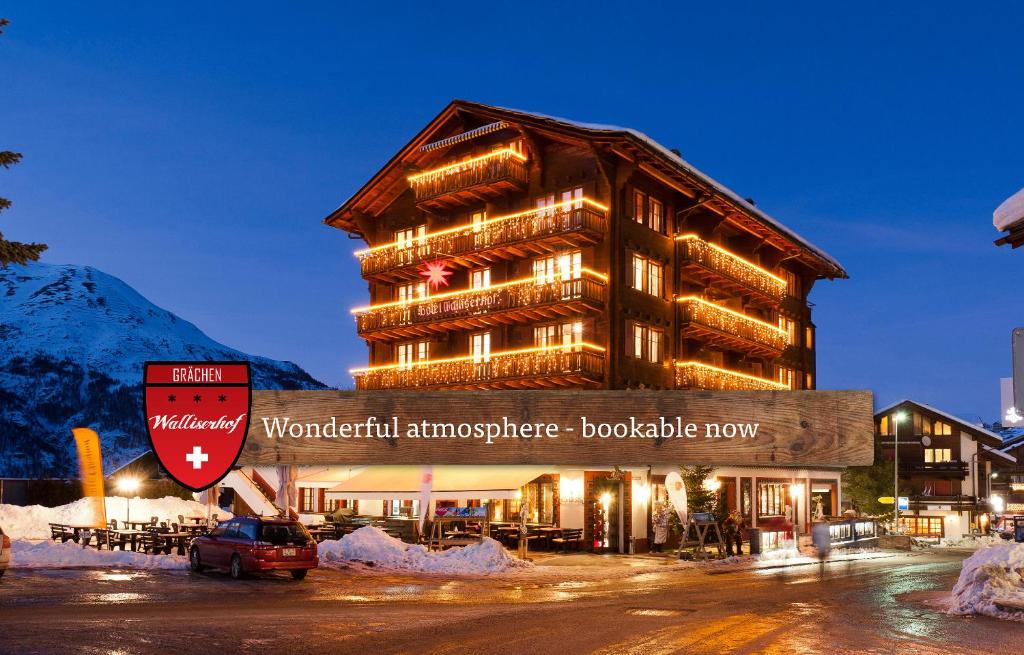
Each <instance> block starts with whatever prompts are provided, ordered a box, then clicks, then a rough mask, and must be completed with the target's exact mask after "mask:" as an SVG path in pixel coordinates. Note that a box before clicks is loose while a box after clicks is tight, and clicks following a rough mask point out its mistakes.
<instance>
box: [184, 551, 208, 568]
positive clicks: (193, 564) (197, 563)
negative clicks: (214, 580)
mask: <svg viewBox="0 0 1024 655" xmlns="http://www.w3.org/2000/svg"><path fill="white" fill-rule="evenodd" d="M188 564H189V567H190V568H191V569H192V570H193V571H195V572H196V573H202V572H203V571H204V570H205V569H206V567H205V566H203V562H202V560H201V559H200V557H199V549H198V548H193V549H192V550H191V551H189V554H188Z"/></svg>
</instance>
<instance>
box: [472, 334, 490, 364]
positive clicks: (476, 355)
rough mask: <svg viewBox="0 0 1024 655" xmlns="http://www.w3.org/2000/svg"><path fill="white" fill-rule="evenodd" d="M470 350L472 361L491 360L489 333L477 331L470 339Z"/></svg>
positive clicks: (475, 362)
mask: <svg viewBox="0 0 1024 655" xmlns="http://www.w3.org/2000/svg"><path fill="white" fill-rule="evenodd" d="M470 350H471V354H472V355H473V363H474V364H479V363H481V362H489V361H491V333H490V332H477V333H476V334H474V335H473V336H472V338H471V340H470Z"/></svg>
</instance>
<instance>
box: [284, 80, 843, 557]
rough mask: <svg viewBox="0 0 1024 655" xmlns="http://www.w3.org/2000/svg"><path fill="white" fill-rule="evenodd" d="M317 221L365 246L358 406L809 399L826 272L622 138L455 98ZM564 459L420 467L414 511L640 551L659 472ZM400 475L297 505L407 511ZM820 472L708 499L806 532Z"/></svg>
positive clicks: (348, 476) (602, 129) (678, 161)
mask: <svg viewBox="0 0 1024 655" xmlns="http://www.w3.org/2000/svg"><path fill="white" fill-rule="evenodd" d="M325 222H326V223H327V224H328V225H331V226H333V227H336V228H339V229H342V230H344V231H346V232H348V233H349V234H350V235H353V236H355V237H358V238H361V239H363V240H364V241H365V242H366V246H367V247H366V248H365V249H363V250H361V251H359V252H358V253H356V254H357V255H358V257H359V265H360V270H361V273H362V277H363V278H364V279H365V280H366V282H367V285H368V287H369V293H370V298H369V304H368V305H367V306H366V307H362V308H359V309H356V310H353V313H354V314H355V317H356V329H357V331H358V333H359V335H360V336H361V337H362V338H363V339H365V340H366V342H367V344H368V347H369V362H368V364H369V365H368V366H367V367H366V368H361V369H358V370H354V371H353V374H354V377H355V383H356V388H357V389H358V390H389V389H544V388H585V389H639V388H646V389H714V390H735V389H753V390H790V389H814V388H815V386H816V383H817V380H816V375H815V374H816V371H815V345H816V341H817V339H816V335H815V327H814V323H813V321H812V316H811V304H810V303H809V302H808V295H809V293H810V291H811V289H812V287H813V285H814V283H815V282H816V281H817V280H820V279H836V278H845V277H846V272H845V271H844V270H843V268H842V266H840V265H839V264H838V263H837V262H836V261H835V260H834V259H832V258H831V257H829V256H828V255H827V254H825V253H824V252H822V251H821V250H820V249H818V248H816V247H815V246H813V245H812V244H810V243H809V242H808V241H806V240H805V239H803V238H802V237H800V236H799V235H797V234H796V233H795V232H793V231H792V230H790V229H788V228H786V227H785V226H783V225H782V224H780V223H779V222H777V221H776V220H774V219H772V218H771V217H769V216H767V215H766V214H765V213H763V212H762V211H761V210H760V209H758V208H757V207H756V206H755V205H754V203H753V202H752V201H750V200H743V199H742V198H741V197H739V196H737V195H736V194H735V193H733V192H732V191H730V190H729V189H727V188H725V187H724V186H722V185H721V184H719V183H718V182H716V181H714V180H713V179H711V178H710V177H708V176H706V175H704V174H703V173H701V172H699V171H698V170H696V169H695V168H693V167H692V166H691V165H690V164H688V163H687V162H685V161H684V160H683V159H682V158H681V157H680V156H679V155H678V154H677V153H675V152H674V151H670V150H668V149H666V148H664V147H662V146H660V145H658V144H657V143H655V142H654V141H652V140H651V139H649V138H648V137H646V136H645V135H643V134H641V133H639V132H636V131H634V130H631V129H626V128H620V127H613V126H599V125H592V124H584V123H576V122H572V121H568V120H563V119H556V118H551V117H547V116H542V115H539V114H531V113H525V112H521V111H514V110H508V109H501V108H497V107H490V106H486V105H481V104H477V103H471V102H465V101H460V100H456V101H453V102H452V103H451V104H449V105H448V106H447V107H446V108H445V109H444V110H443V111H442V112H441V113H440V114H439V115H438V116H437V117H436V118H435V119H433V120H432V121H431V122H430V123H429V124H428V125H427V126H426V127H425V128H424V129H423V130H422V131H421V132H420V133H419V134H418V135H416V137H415V138H413V140H412V141H410V142H409V143H408V144H407V145H406V146H404V147H403V148H402V149H401V150H400V151H399V152H398V153H397V154H396V155H395V156H394V157H392V159H391V160H390V161H389V162H388V163H387V164H386V165H385V166H384V168H382V169H381V170H380V171H378V172H377V173H375V174H374V175H373V177H372V178H371V179H370V181H369V182H367V183H366V184H365V185H364V186H363V187H362V188H361V189H360V190H359V191H358V192H357V193H356V194H355V195H354V196H353V197H352V198H350V199H349V200H347V201H346V202H345V203H344V204H342V205H341V206H340V207H339V208H338V209H337V210H335V211H334V212H332V213H331V214H330V216H328V217H327V218H326V219H325ZM432 282H433V284H432ZM566 464H567V465H566V466H550V467H542V469H537V467H515V466H508V467H463V469H458V468H457V467H447V468H445V470H444V471H443V472H439V471H438V470H437V467H435V472H434V481H435V493H434V495H433V498H434V501H433V502H435V503H437V504H442V503H455V502H457V503H461V504H475V503H481V502H487V501H489V502H488V506H489V508H490V512H491V519H492V520H495V521H499V520H516V519H518V515H519V501H520V500H524V501H525V503H526V506H527V507H526V511H527V513H528V518H529V519H530V520H532V521H539V522H553V523H556V524H559V525H561V526H562V527H564V528H582V529H583V530H584V535H585V538H586V543H587V544H588V545H589V546H592V547H594V548H596V549H603V548H607V549H610V550H613V551H618V552H627V551H628V550H630V549H635V550H637V551H641V552H642V551H644V550H646V548H647V535H648V534H649V533H650V531H651V512H652V508H653V507H654V504H655V502H657V501H659V500H663V499H664V498H665V490H664V480H665V475H666V474H667V473H668V472H669V471H670V470H672V469H674V468H677V467H673V466H655V467H624V468H622V469H620V468H619V467H612V466H608V467H596V468H593V467H588V468H587V469H586V470H584V469H583V468H581V467H578V466H576V467H574V466H571V464H572V463H571V462H566ZM448 469H452V470H448ZM466 471H468V473H466ZM266 475H270V473H266ZM419 475H420V474H419V473H418V471H417V470H411V469H408V468H404V469H403V468H401V467H367V468H365V469H360V470H357V471H353V470H351V469H347V468H343V467H327V468H326V469H323V468H321V469H317V468H314V467H304V468H303V470H301V471H300V473H299V479H298V488H299V495H300V497H301V499H302V502H301V505H302V507H301V510H302V511H330V510H332V509H336V508H338V507H347V508H351V509H353V510H354V511H358V512H359V513H360V514H372V515H378V516H380V515H383V516H393V517H400V516H410V515H415V514H416V512H417V508H416V503H417V500H416V499H417V498H418V492H417V489H418V488H419V482H418V480H419ZM840 475H841V470H839V469H838V468H836V469H831V470H814V471H809V470H804V469H801V470H796V469H786V468H783V467H763V468H754V467H749V468H743V467H731V468H721V469H719V470H717V471H716V472H715V478H716V480H714V481H709V484H710V483H713V484H716V485H719V488H720V490H721V495H722V498H723V500H724V501H725V502H726V503H727V505H728V506H729V508H730V509H738V510H740V511H741V512H742V513H743V514H744V515H745V516H746V517H747V518H748V520H749V522H750V524H751V525H761V526H762V527H763V526H765V525H767V524H768V523H769V522H771V520H772V519H777V518H779V517H785V515H786V512H787V507H790V506H795V508H794V509H795V512H794V513H795V514H796V518H797V520H798V521H799V523H800V525H801V526H802V527H803V529H804V531H806V526H807V523H808V521H809V519H810V517H811V513H812V512H813V511H814V509H815V507H813V506H812V499H819V500H820V501H821V504H822V512H823V513H824V514H826V515H830V516H834V515H837V514H838V513H839V508H840V506H841V499H840V485H839V479H840ZM437 485H441V487H442V488H439V487H438V486H437ZM778 537H779V533H777V532H773V533H766V535H765V541H766V545H769V546H770V545H773V544H775V543H777V541H778Z"/></svg>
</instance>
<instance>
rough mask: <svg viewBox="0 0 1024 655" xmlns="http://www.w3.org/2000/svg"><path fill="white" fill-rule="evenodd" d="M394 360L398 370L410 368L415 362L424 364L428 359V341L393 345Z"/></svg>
mask: <svg viewBox="0 0 1024 655" xmlns="http://www.w3.org/2000/svg"><path fill="white" fill-rule="evenodd" d="M395 359H396V361H397V363H398V368H400V369H407V368H412V366H413V364H415V363H416V362H425V361H427V360H428V359H430V342H429V341H405V342H401V343H397V344H395Z"/></svg>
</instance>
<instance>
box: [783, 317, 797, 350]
mask: <svg viewBox="0 0 1024 655" xmlns="http://www.w3.org/2000/svg"><path fill="white" fill-rule="evenodd" d="M779 329H781V330H782V331H783V332H785V333H786V343H787V344H788V345H790V346H795V345H797V340H796V321H794V320H793V319H791V318H790V317H788V316H780V317H779Z"/></svg>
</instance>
